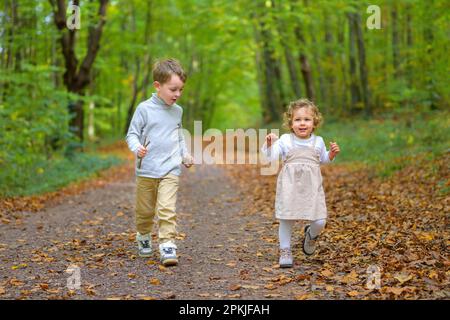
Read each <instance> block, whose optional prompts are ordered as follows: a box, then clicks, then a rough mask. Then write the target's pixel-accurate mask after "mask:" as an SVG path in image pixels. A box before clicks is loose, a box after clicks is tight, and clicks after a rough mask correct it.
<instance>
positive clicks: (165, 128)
mask: <svg viewBox="0 0 450 320" xmlns="http://www.w3.org/2000/svg"><path fill="white" fill-rule="evenodd" d="M182 115H183V109H182V108H181V107H180V106H179V105H177V104H174V105H171V106H169V105H167V104H166V103H165V102H164V101H163V100H162V99H161V98H159V97H158V95H157V94H156V93H153V95H152V97H151V98H150V99H148V100H146V101H143V102H141V103H140V104H139V105H138V106H137V108H136V111H135V112H134V115H133V118H132V120H131V123H130V127H129V129H128V133H127V137H126V140H127V144H128V148H130V150H131V151H132V152H133V153H134V154H135V155H136V175H137V176H142V177H149V178H162V177H164V176H166V175H168V174H169V173H172V174H175V175H177V176H178V175H180V173H181V168H180V165H181V163H182V159H183V157H184V156H185V155H186V154H187V149H186V144H185V141H184V135H183V132H182V126H181V119H182ZM145 138H146V143H147V142H149V141H150V143H149V144H148V146H147V155H146V156H145V157H144V158H143V159H142V163H141V167H140V168H138V164H139V158H138V157H137V151H138V148H139V146H140V145H144V139H145Z"/></svg>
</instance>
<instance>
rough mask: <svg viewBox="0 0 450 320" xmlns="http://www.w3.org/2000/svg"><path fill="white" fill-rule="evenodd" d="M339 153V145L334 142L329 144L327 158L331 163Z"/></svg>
mask: <svg viewBox="0 0 450 320" xmlns="http://www.w3.org/2000/svg"><path fill="white" fill-rule="evenodd" d="M339 152H341V149H339V145H338V144H337V143H336V142H330V153H329V157H330V160H331V161H332V160H333V159H334V158H335V157H336V156H337V154H338V153H339Z"/></svg>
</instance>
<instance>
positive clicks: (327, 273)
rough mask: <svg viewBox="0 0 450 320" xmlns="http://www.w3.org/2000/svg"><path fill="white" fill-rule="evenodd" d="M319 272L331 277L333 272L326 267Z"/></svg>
mask: <svg viewBox="0 0 450 320" xmlns="http://www.w3.org/2000/svg"><path fill="white" fill-rule="evenodd" d="M320 274H321V275H323V276H324V277H327V278H331V277H332V276H334V273H333V272H331V271H330V270H328V269H325V270H323V271H321V272H320Z"/></svg>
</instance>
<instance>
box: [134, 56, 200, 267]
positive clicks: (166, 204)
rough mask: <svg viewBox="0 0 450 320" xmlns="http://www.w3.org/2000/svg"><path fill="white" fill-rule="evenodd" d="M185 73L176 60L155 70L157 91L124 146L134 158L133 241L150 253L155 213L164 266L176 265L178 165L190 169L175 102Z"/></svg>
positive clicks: (144, 253)
mask: <svg viewBox="0 0 450 320" xmlns="http://www.w3.org/2000/svg"><path fill="white" fill-rule="evenodd" d="M186 78H187V77H186V74H185V73H184V71H183V68H182V67H181V65H180V63H179V62H178V61H177V60H175V59H166V60H160V61H158V62H156V63H155V65H154V67H153V81H154V82H153V86H154V87H155V89H156V93H153V95H152V96H151V97H150V99H148V100H146V101H144V102H142V103H140V104H139V105H138V106H137V108H136V111H135V112H134V115H133V118H132V120H131V123H130V127H129V129H128V133H127V137H126V140H127V144H128V147H129V148H130V150H131V151H132V152H133V153H134V154H135V155H136V229H137V234H136V242H137V244H138V252H139V256H141V257H148V256H150V255H151V252H152V249H151V231H152V227H153V217H154V215H155V212H156V213H157V217H158V225H159V252H160V257H161V263H162V264H163V265H164V266H171V265H176V264H178V258H177V254H176V249H177V246H176V245H175V236H176V234H177V232H176V212H175V204H176V195H177V190H178V176H179V175H180V173H181V168H180V165H181V163H183V164H184V165H185V166H186V167H187V168H189V167H191V165H192V162H193V161H192V157H191V156H190V155H189V154H188V152H187V149H186V144H185V141H184V136H183V133H182V131H181V118H182V114H183V109H182V108H181V107H180V106H179V105H177V104H176V101H177V100H178V99H179V98H180V96H181V93H182V91H183V87H184V83H185V81H186Z"/></svg>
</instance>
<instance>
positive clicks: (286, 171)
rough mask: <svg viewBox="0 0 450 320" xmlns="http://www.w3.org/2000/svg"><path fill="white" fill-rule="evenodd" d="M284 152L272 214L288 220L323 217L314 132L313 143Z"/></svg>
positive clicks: (322, 195)
mask: <svg viewBox="0 0 450 320" xmlns="http://www.w3.org/2000/svg"><path fill="white" fill-rule="evenodd" d="M290 137H291V143H292V149H291V150H290V151H289V152H288V154H287V155H286V159H285V160H284V162H283V167H282V169H281V171H280V174H279V175H278V180H277V190H276V198H275V217H276V218H277V219H287V220H309V221H314V220H319V219H326V217H327V207H326V203H325V192H324V191H323V186H322V173H321V172H320V157H319V155H318V154H317V152H316V149H315V145H316V136H315V135H314V139H313V143H312V146H295V144H294V137H293V133H291V135H290Z"/></svg>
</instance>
